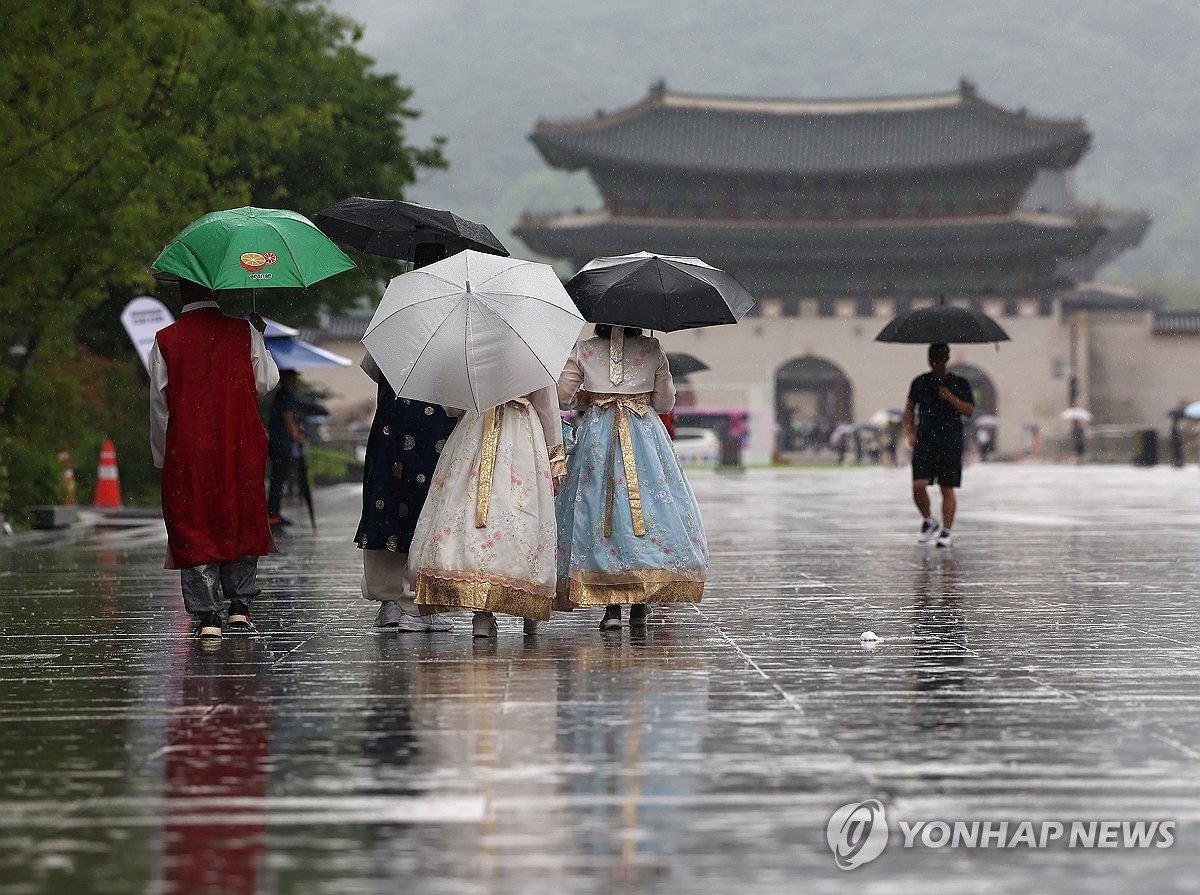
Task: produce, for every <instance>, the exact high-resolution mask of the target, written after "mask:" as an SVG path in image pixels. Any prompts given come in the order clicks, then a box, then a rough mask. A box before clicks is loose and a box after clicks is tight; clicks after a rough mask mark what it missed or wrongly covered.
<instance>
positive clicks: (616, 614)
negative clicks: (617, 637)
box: [600, 606, 621, 631]
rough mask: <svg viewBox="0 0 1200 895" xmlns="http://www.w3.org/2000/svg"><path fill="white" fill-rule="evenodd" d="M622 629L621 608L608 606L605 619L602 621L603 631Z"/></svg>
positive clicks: (601, 628)
mask: <svg viewBox="0 0 1200 895" xmlns="http://www.w3.org/2000/svg"><path fill="white" fill-rule="evenodd" d="M620 629H621V607H620V606H608V607H606V608H605V610H604V618H602V619H600V630H601V631H619V630H620Z"/></svg>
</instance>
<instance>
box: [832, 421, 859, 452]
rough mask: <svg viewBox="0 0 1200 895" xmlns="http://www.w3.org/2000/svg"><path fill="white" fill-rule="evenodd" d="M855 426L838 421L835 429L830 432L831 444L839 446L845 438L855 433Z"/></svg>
mask: <svg viewBox="0 0 1200 895" xmlns="http://www.w3.org/2000/svg"><path fill="white" fill-rule="evenodd" d="M853 432H854V426H853V424H851V423H838V424H837V426H835V427H834V430H833V431H832V432H830V433H829V446H830V447H837V446H838V445H839V444H840V443H841V441H842V439H843V438H845V437H846V436H848V435H851V434H853Z"/></svg>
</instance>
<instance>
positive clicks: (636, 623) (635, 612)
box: [629, 603, 650, 628]
mask: <svg viewBox="0 0 1200 895" xmlns="http://www.w3.org/2000/svg"><path fill="white" fill-rule="evenodd" d="M649 617H650V607H649V606H648V605H647V604H645V603H634V604H633V605H632V606H630V607H629V627H631V628H633V627H642V626H644V625H645V624H646V619H648V618H649Z"/></svg>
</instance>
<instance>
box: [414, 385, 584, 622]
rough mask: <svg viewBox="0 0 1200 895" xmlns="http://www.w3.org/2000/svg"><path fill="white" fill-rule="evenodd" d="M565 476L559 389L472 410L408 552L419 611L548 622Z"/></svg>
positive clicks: (443, 461)
mask: <svg viewBox="0 0 1200 895" xmlns="http://www.w3.org/2000/svg"><path fill="white" fill-rule="evenodd" d="M564 471H565V457H564V455H563V445H562V426H561V417H560V415H559V412H558V403H557V394H556V392H555V390H554V388H553V387H547V388H545V389H540V390H539V391H536V392H532V393H530V394H529V395H526V396H524V397H522V398H518V399H516V400H513V401H509V402H507V403H505V404H502V405H500V406H499V407H495V408H492V409H490V410H487V411H484V412H483V413H477V412H475V411H468V412H467V413H466V414H465V415H464V416H463V418H462V420H461V421H460V422H459V424H458V425H457V426H456V427H455V429H454V432H453V433H452V434H451V435H450V438H449V439H448V440H447V441H446V446H445V448H444V449H443V451H442V455H441V457H440V458H439V460H438V464H437V468H436V469H435V470H434V472H433V479H432V484H431V487H430V489H429V496H428V498H427V499H426V501H425V506H424V507H423V508H422V510H421V517H420V519H419V520H418V522H417V529H416V532H415V534H414V535H413V541H412V547H411V549H410V551H409V566H410V570H411V572H412V573H413V575H414V577H415V578H416V582H417V584H416V603H417V605H418V606H419V607H420V608H421V612H422V613H425V614H430V613H434V612H453V611H457V610H474V611H476V612H502V613H506V614H508V615H515V616H520V617H522V618H527V619H538V620H545V619H548V618H549V617H550V609H551V606H552V604H553V602H554V595H555V579H556V568H555V540H556V532H557V529H556V526H555V519H554V490H553V475H554V474H555V472H558V473H559V474H562V473H563V472H564Z"/></svg>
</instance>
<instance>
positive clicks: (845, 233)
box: [514, 213, 1104, 263]
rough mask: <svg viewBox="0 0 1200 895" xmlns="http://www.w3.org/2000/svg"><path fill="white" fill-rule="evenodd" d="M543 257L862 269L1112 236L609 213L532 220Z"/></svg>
mask: <svg viewBox="0 0 1200 895" xmlns="http://www.w3.org/2000/svg"><path fill="white" fill-rule="evenodd" d="M514 232H515V233H516V235H517V236H519V237H520V238H521V239H522V240H524V241H525V242H526V243H527V244H528V245H529V246H530V247H531V248H533V249H534V250H535V251H538V252H542V253H544V254H546V255H550V256H555V257H565V258H579V257H585V256H592V255H606V254H621V253H625V252H633V251H639V250H642V249H647V250H654V251H660V252H663V253H665V254H699V255H700V256H701V257H703V256H704V254H705V253H707V254H709V255H711V256H713V257H739V258H744V259H758V260H765V261H774V260H795V261H813V262H829V263H839V262H840V263H860V262H869V261H879V260H918V261H919V260H920V259H921V258H930V257H937V258H954V257H960V258H978V259H981V260H982V259H988V258H1008V257H1042V258H1046V257H1050V258H1065V257H1071V256H1078V255H1082V254H1085V253H1086V252H1087V251H1089V250H1090V249H1091V247H1092V246H1093V245H1095V243H1096V241H1097V240H1099V239H1100V237H1101V236H1102V235H1103V234H1104V228H1103V227H1102V226H1100V225H1099V224H1097V223H1092V222H1088V221H1081V220H1079V219H1076V218H1072V217H1068V216H1063V215H1049V214H1029V213H1018V214H1012V215H995V216H981V217H975V218H934V219H923V220H920V221H914V220H911V219H906V220H897V219H888V220H878V221H847V222H832V221H829V222H826V221H786V222H778V221H762V220H758V221H738V220H731V221H721V222H714V221H707V220H705V221H688V220H680V219H676V218H632V217H619V218H614V217H611V216H609V215H607V214H604V213H596V214H580V215H560V216H557V217H553V218H526V219H525V220H523V221H522V222H521V223H520V224H519V225H518V226H517V228H516V229H515V231H514Z"/></svg>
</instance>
